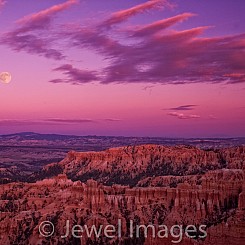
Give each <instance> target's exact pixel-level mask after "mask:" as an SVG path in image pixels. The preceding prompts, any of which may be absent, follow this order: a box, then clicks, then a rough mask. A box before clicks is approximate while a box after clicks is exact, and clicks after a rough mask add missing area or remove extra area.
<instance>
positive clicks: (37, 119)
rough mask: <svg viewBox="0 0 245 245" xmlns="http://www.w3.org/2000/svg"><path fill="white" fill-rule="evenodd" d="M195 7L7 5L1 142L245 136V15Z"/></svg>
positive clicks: (0, 18)
mask: <svg viewBox="0 0 245 245" xmlns="http://www.w3.org/2000/svg"><path fill="white" fill-rule="evenodd" d="M110 1H111V0H110ZM2 2H3V1H2ZM102 2H103V1H102ZM187 2H188V3H187V4H186V5H185V4H183V3H181V1H177V0H176V1H168V2H167V1H160V0H159V1H157V0H155V1H135V3H132V2H131V1H118V4H115V3H114V2H112V1H111V4H108V3H107V4H104V5H102V4H101V2H99V1H96V0H94V1H75V0H68V1H65V0H64V1H58V0H56V1H52V4H53V5H52V4H51V3H50V1H47V0H44V1H42V2H40V3H38V4H34V3H32V2H31V1H25V3H23V8H20V7H19V8H18V6H19V5H20V3H19V1H17V0H16V1H15V0H13V1H6V2H5V4H2V5H1V4H0V27H1V30H2V31H1V33H0V35H1V39H0V40H1V41H0V54H1V60H0V72H1V71H9V72H10V73H11V74H12V77H13V79H12V81H11V83H9V84H2V83H0V102H1V106H0V108H1V109H0V134H5V133H14V132H21V131H34V132H41V133H62V134H78V135H88V134H93V135H124V136H166V137H233V136H234V137H235V136H236V137H237V136H245V134H244V132H245V126H244V125H245V113H244V111H245V96H244V94H245V85H244V82H245V64H244V61H243V60H244V57H245V56H244V50H245V34H244V33H242V30H243V29H244V24H243V23H244V22H243V19H242V18H243V14H242V11H241V10H240V9H242V8H238V7H236V6H233V7H234V9H231V6H230V3H228V1H227V2H226V1H224V3H223V8H222V10H219V11H220V12H219V16H217V15H215V14H214V13H213V11H214V10H213V9H212V11H210V18H208V20H206V19H207V16H206V15H207V13H204V12H205V11H203V8H204V6H201V4H200V6H199V5H198V4H197V3H195V1H191V0H189V1H187ZM207 2H208V3H206V5H205V8H207V9H211V8H214V9H215V8H217V7H218V3H213V1H207ZM241 3H242V2H241ZM243 7H244V4H243ZM13 9H15V10H16V11H12V10H13ZM228 9H229V10H230V11H229V13H230V12H232V11H233V12H234V14H233V15H229V14H227V11H228ZM233 12H232V13H233ZM223 23H226V25H223ZM235 23H236V25H235ZM211 25H212V27H207V26H211ZM232 26H233V28H232ZM227 27H229V28H227Z"/></svg>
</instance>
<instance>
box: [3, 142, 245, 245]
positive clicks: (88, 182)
mask: <svg viewBox="0 0 245 245" xmlns="http://www.w3.org/2000/svg"><path fill="white" fill-rule="evenodd" d="M243 166H244V148H242V147H240V148H231V149H225V150H220V151H202V150H199V149H196V148H193V147H173V148H171V147H162V146H154V145H147V146H139V147H125V148H117V149H110V150H107V151H105V152H98V153H96V152H88V153H76V152H70V153H69V154H68V156H67V157H66V158H65V159H64V160H63V161H61V162H60V163H58V164H51V165H49V166H47V167H46V168H45V169H44V170H43V172H42V174H45V173H47V174H48V175H49V176H50V175H52V173H51V172H50V171H51V170H52V171H54V169H55V171H56V172H55V175H57V173H58V172H62V174H58V175H57V176H55V177H52V178H48V179H42V180H39V181H36V182H35V183H9V184H5V185H2V186H1V189H0V197H1V198H0V211H1V213H0V241H1V242H0V244H6V245H8V244H30V245H31V244H33V245H34V244H125V245H126V244H136V245H137V244H142V245H143V244H144V245H148V244H149V245H150V244H155V245H158V244H159V245H160V244H173V242H174V241H175V242H176V241H177V240H178V238H177V237H173V236H170V235H169V236H168V237H164V238H159V237H157V238H155V237H153V234H152V233H151V232H149V234H147V235H148V236H147V237H145V236H144V235H142V234H140V237H139V238H137V237H135V236H133V237H131V236H130V222H131V221H132V222H133V224H134V228H133V231H135V229H136V228H135V225H137V224H145V225H155V226H156V227H159V226H161V225H166V227H167V228H170V227H173V226H174V225H179V226H181V230H184V229H185V228H186V227H187V226H188V225H195V226H197V227H199V226H200V225H205V231H206V232H207V236H206V237H205V238H200V234H199V233H198V231H195V232H192V233H191V234H192V236H193V238H189V237H187V236H184V235H183V237H182V239H181V241H180V244H184V245H188V244H205V245H207V244H218V245H219V244H220V245H221V244H230V245H238V244H239V245H241V244H243V243H244V241H245V175H244V167H243ZM165 168H166V169H165ZM57 170H59V171H57ZM67 176H68V177H67ZM116 176H117V177H116ZM70 178H72V179H70ZM92 178H94V179H92ZM96 178H97V180H95V179H96ZM79 179H80V180H79ZM126 180H130V181H132V182H130V183H131V184H130V183H128V184H127V182H125V184H120V183H122V182H123V183H124V181H126ZM136 180H137V181H136ZM132 183H133V184H132ZM46 220H48V221H51V222H52V223H53V224H54V227H55V230H54V234H53V235H52V236H50V237H43V236H41V235H40V230H39V225H40V224H41V222H43V221H46ZM67 220H69V221H70V226H72V225H80V226H84V225H87V226H88V227H92V225H96V226H99V225H101V224H103V225H108V224H112V225H114V226H115V227H116V228H118V226H119V225H118V220H120V221H121V227H122V229H121V232H122V234H121V235H122V236H121V237H120V238H119V237H117V236H116V237H114V238H108V237H106V236H103V235H101V236H99V237H98V238H96V236H92V237H90V238H89V237H86V236H82V237H80V238H75V237H74V236H72V235H71V234H69V236H68V237H67V238H62V237H61V236H62V235H64V233H65V226H66V222H67ZM177 232H178V231H177Z"/></svg>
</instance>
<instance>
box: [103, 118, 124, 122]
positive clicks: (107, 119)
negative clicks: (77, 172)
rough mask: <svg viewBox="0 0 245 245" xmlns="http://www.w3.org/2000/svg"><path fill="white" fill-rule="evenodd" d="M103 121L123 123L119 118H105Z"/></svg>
mask: <svg viewBox="0 0 245 245" xmlns="http://www.w3.org/2000/svg"><path fill="white" fill-rule="evenodd" d="M103 120H104V121H106V122H120V121H122V119H118V118H105V119H103Z"/></svg>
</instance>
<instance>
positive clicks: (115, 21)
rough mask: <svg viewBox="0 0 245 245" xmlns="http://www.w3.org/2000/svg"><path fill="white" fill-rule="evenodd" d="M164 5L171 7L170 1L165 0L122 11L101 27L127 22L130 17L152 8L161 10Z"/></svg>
mask: <svg viewBox="0 0 245 245" xmlns="http://www.w3.org/2000/svg"><path fill="white" fill-rule="evenodd" d="M163 5H168V6H169V5H170V4H169V3H168V1H164V0H151V1H147V2H145V3H142V4H139V5H136V6H134V7H132V8H129V9H125V10H121V11H118V12H115V13H113V14H112V15H111V16H110V17H109V18H108V19H106V20H105V21H103V22H102V24H101V25H99V26H100V27H106V28H109V27H111V26H112V25H115V24H118V23H121V22H124V21H126V20H127V19H129V18H130V17H132V16H134V15H136V14H139V13H142V12H145V11H147V10H149V9H152V8H159V7H162V6H163Z"/></svg>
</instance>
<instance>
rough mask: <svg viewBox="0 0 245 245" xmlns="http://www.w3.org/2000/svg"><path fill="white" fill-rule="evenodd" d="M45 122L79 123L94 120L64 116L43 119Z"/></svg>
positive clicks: (92, 121)
mask: <svg viewBox="0 0 245 245" xmlns="http://www.w3.org/2000/svg"><path fill="white" fill-rule="evenodd" d="M44 121H46V122H54V123H61V124H64V123H65V124H67V123H68V124H70V123H71V124H80V123H94V122H96V121H95V120H92V119H64V118H49V119H45V120H44Z"/></svg>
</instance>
